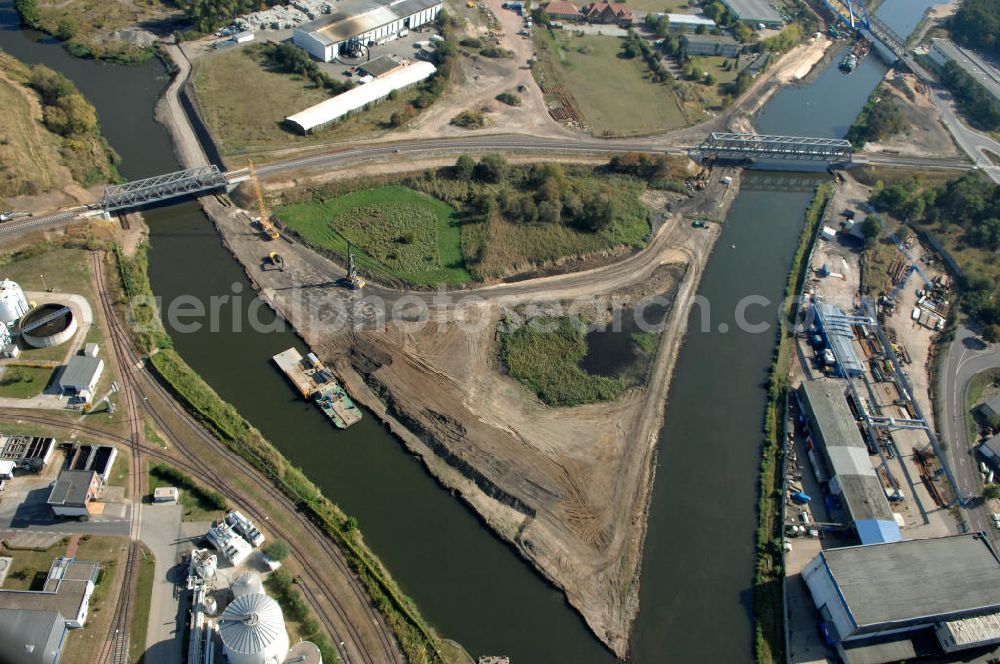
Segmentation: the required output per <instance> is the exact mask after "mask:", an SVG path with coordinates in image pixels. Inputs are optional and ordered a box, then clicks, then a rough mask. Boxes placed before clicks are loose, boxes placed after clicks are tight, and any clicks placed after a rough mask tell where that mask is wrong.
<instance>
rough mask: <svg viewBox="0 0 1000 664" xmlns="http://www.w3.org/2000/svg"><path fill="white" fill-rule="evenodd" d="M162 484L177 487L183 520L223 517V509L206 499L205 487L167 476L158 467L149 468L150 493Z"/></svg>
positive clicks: (208, 519)
mask: <svg viewBox="0 0 1000 664" xmlns="http://www.w3.org/2000/svg"><path fill="white" fill-rule="evenodd" d="M161 486H173V487H177V493H178V495H179V502H180V504H181V507H182V508H184V514H183V515H182V517H181V519H182V520H183V521H212V520H214V519H221V518H222V510H220V509H218V508H217V507H216V506H215V505H214V504H213V503H212V502H211V501H209V500H208V499H206V497H205V495H204V489H203V487H200V486H197V485H193V484H190V483H183V482H178V481H177V480H175V479H172V478H169V477H166V476H165V475H164V474H163V473H161V472H160V471H159V470H158V469H157V468H156V467H152V468H150V469H149V494H150V496H152V494H153V491H155V490H156V489H158V488H159V487H161Z"/></svg>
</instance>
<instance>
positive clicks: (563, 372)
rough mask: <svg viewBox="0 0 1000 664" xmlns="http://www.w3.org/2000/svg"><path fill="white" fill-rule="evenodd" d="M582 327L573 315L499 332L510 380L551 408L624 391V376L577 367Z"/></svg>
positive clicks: (607, 398) (581, 351) (582, 344)
mask: <svg viewBox="0 0 1000 664" xmlns="http://www.w3.org/2000/svg"><path fill="white" fill-rule="evenodd" d="M504 324H505V325H506V324H507V323H506V322H505V323H504ZM585 330H586V324H585V322H584V321H583V320H582V319H580V318H577V317H570V316H564V317H558V318H556V317H538V318H533V319H531V320H529V321H527V322H526V323H524V324H523V325H520V326H518V327H516V329H514V330H508V331H504V330H501V333H500V359H501V360H503V363H504V365H505V366H506V367H507V371H509V372H510V375H511V376H512V377H513V378H515V379H516V380H518V381H519V382H520V383H521V384H523V385H524V386H525V387H527V388H528V389H529V390H531V391H532V392H534V393H535V394H536V395H538V398H539V399H541V400H542V401H543V402H544V403H545V404H547V405H549V406H577V405H580V404H585V403H595V402H600V401H614V400H615V399H617V398H618V397H619V396H621V394H622V392H624V391H625V388H626V384H625V381H624V379H622V378H608V377H606V376H593V375H591V374H588V373H587V372H586V371H584V370H583V369H581V368H580V362H581V361H582V360H583V358H584V357H585V356H586V355H587V340H586V334H585Z"/></svg>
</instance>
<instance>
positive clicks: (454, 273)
mask: <svg viewBox="0 0 1000 664" xmlns="http://www.w3.org/2000/svg"><path fill="white" fill-rule="evenodd" d="M276 214H277V216H278V218H279V219H281V221H282V222H284V223H285V224H287V225H288V226H289V227H290V228H292V229H294V230H295V231H297V232H298V233H299V234H301V235H302V237H304V238H305V239H306V241H307V242H309V243H310V244H312V245H314V246H317V247H322V248H324V249H331V250H333V251H337V252H341V253H343V252H345V251H346V248H347V243H346V242H345V241H344V240H343V239H342V238H341V237H340V235H338V233H340V234H342V235H343V236H345V237H347V238H348V239H350V240H351V241H352V242H354V243H355V245H356V246H357V248H358V250H359V252H363V253H364V254H365V255H364V256H359V257H358V260H359V262H360V263H361V264H362V265H365V266H367V267H370V268H371V269H373V270H375V271H377V272H388V273H390V274H391V275H392V276H394V277H398V278H400V279H403V280H405V281H408V282H410V283H414V284H438V283H463V282H467V281H471V280H472V276H471V275H470V274H469V272H468V271H467V270H466V269H465V261H464V259H463V257H462V231H461V225H460V223H459V219H458V216H457V214H456V211H455V209H454V208H452V207H451V206H450V205H448V204H446V203H443V202H441V201H439V200H436V199H434V198H431V197H430V196H427V195H426V194H422V193H419V192H416V191H413V190H412V189H408V188H406V187H401V186H397V185H390V186H384V187H378V188H375V189H367V190H362V191H355V192H351V193H349V194H346V195H344V196H339V197H337V198H333V199H330V200H327V201H323V202H322V203H299V204H294V205H286V206H283V207H280V208H278V209H277V210H276Z"/></svg>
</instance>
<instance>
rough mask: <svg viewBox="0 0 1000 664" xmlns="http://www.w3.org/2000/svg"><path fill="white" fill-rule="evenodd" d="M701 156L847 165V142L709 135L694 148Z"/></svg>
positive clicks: (840, 140)
mask: <svg viewBox="0 0 1000 664" xmlns="http://www.w3.org/2000/svg"><path fill="white" fill-rule="evenodd" d="M695 152H696V153H700V154H701V155H702V156H703V157H715V158H722V159H750V160H755V159H796V160H803V161H826V162H847V163H850V161H851V155H852V153H853V150H852V148H851V143H850V141H845V140H843V139H837V138H808V137H805V136H767V135H764V134H726V133H722V132H712V133H711V134H709V136H708V138H706V139H705V140H704V141H703V142H702V143H701V145H699V146H698V147H697V148H696V149H695Z"/></svg>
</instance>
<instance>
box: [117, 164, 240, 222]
mask: <svg viewBox="0 0 1000 664" xmlns="http://www.w3.org/2000/svg"><path fill="white" fill-rule="evenodd" d="M226 184H227V181H226V175H225V173H223V172H222V171H220V170H219V167H218V166H215V165H214V164H213V165H211V166H199V167H197V168H189V169H187V170H184V171H177V172H175V173H166V174H164V175H156V176H154V177H151V178H145V179H142V180H133V181H132V182H126V183H124V184H113V185H109V186H107V187H105V188H104V197H103V198H102V199H101V207H103V208H104V209H105V210H106V211H108V212H114V211H116V210H122V209H125V208H132V207H139V206H141V205H146V204H148V203H156V202H158V201H165V200H169V199H171V198H176V197H178V196H184V195H187V194H195V193H199V192H202V191H208V190H210V189H215V188H217V187H223V186H225V185H226Z"/></svg>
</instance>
